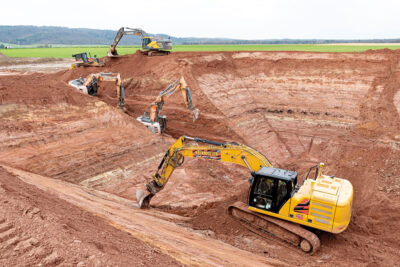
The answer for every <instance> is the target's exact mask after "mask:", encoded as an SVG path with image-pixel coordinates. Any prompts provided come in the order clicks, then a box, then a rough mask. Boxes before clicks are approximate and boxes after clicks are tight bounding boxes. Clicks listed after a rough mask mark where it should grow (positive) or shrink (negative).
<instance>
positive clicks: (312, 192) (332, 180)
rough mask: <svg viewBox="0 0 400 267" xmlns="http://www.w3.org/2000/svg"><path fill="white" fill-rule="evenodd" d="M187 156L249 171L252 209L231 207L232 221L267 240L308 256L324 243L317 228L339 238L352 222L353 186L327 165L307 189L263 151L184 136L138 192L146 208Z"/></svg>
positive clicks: (239, 204) (240, 205)
mask: <svg viewBox="0 0 400 267" xmlns="http://www.w3.org/2000/svg"><path fill="white" fill-rule="evenodd" d="M184 157H190V158H199V159H209V160H215V161H219V162H230V163H235V164H238V165H241V166H244V167H247V168H248V169H249V171H250V174H251V176H250V178H249V182H250V190H249V195H248V202H247V204H245V203H243V202H236V203H234V204H233V205H231V206H229V208H228V212H229V214H230V216H232V217H233V218H234V219H236V220H238V221H239V222H240V223H241V224H242V225H243V226H245V227H246V228H247V229H249V230H250V231H253V232H255V233H257V234H258V235H260V236H263V237H265V238H273V239H276V240H278V241H285V242H282V243H283V244H290V245H293V246H295V247H298V248H300V249H301V250H302V251H304V252H308V253H311V254H313V253H315V252H316V251H317V250H318V248H319V246H320V240H319V238H318V236H317V235H316V234H315V233H313V231H312V229H319V230H323V231H326V232H331V233H334V234H337V233H341V232H343V231H344V230H345V229H346V228H347V226H348V225H349V223H350V218H351V207H352V201H353V186H352V184H351V183H350V182H349V181H348V180H346V179H342V178H337V177H334V176H327V175H324V174H322V167H323V163H321V164H319V165H317V166H315V177H314V179H312V178H308V176H309V174H310V172H311V170H312V169H313V168H311V169H310V171H309V172H308V174H307V176H306V178H305V180H304V182H303V184H302V185H299V184H298V183H297V173H296V172H295V171H289V170H283V169H279V168H274V167H272V164H271V163H270V161H269V160H268V159H267V157H265V156H264V155H262V154H261V153H260V152H258V151H256V150H255V149H253V148H250V147H248V146H246V145H241V144H238V143H220V142H215V141H208V140H204V139H200V138H192V137H187V136H182V137H180V138H179V139H178V140H176V142H175V143H174V144H172V145H171V147H170V148H169V149H168V151H167V152H166V153H165V156H164V158H163V159H162V161H161V163H160V164H159V166H158V170H157V172H156V173H155V174H154V175H153V180H152V181H150V182H149V183H148V184H147V185H146V187H145V189H144V190H138V191H137V192H136V198H137V200H138V202H139V206H140V207H141V208H148V207H150V200H151V198H152V197H154V195H156V194H157V193H158V192H160V191H161V190H162V189H163V188H164V187H165V185H166V184H167V182H168V180H169V178H170V177H171V175H172V173H173V171H174V170H175V168H177V167H179V166H181V165H182V164H183V162H184Z"/></svg>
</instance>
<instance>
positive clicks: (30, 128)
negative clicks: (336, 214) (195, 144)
mask: <svg viewBox="0 0 400 267" xmlns="http://www.w3.org/2000/svg"><path fill="white" fill-rule="evenodd" d="M399 58H400V52H399V51H390V50H379V51H368V52H365V53H308V52H307V53H306V52H224V53H221V52H215V53H200V52H199V53H173V54H171V55H170V56H167V57H146V56H143V55H141V54H140V53H135V54H133V55H128V56H123V57H120V58H117V59H114V60H112V61H109V62H108V63H107V65H106V66H105V67H104V68H86V69H82V68H79V69H74V70H72V71H62V72H58V73H55V74H33V75H27V76H10V77H1V76H0V102H1V104H2V105H0V122H1V126H2V127H1V131H0V140H1V142H0V143H1V145H0V163H3V164H5V165H8V166H12V167H16V168H19V169H23V170H26V171H29V172H33V173H37V174H40V175H44V176H48V177H51V178H55V179H58V180H63V181H67V182H70V183H74V184H78V185H80V186H82V187H83V188H95V189H98V190H103V191H106V192H109V193H112V194H116V195H118V196H122V197H125V198H127V199H132V200H134V196H135V191H136V189H137V188H140V187H141V186H143V184H144V183H145V182H146V181H148V179H149V177H150V176H151V174H152V173H153V172H154V171H155V169H156V167H157V165H158V162H159V160H160V159H161V157H162V155H163V153H164V151H165V150H166V149H167V147H168V146H169V145H170V144H171V143H172V142H173V140H174V139H173V138H176V137H178V136H180V135H182V134H185V135H189V136H197V137H202V138H208V139H213V140H224V141H236V142H241V143H245V144H247V145H250V146H252V147H254V148H256V149H257V150H259V151H261V152H262V153H263V154H265V155H267V156H268V157H269V159H270V160H271V161H272V162H273V164H274V165H275V166H278V167H282V168H293V167H294V168H296V170H297V171H298V172H299V174H300V175H301V177H303V176H304V173H305V172H306V171H307V169H308V168H309V167H310V166H312V165H315V164H316V163H318V162H320V161H322V162H325V163H326V170H325V172H326V173H328V174H335V175H336V176H338V177H343V178H347V179H349V180H350V181H351V182H352V183H353V186H354V189H355V201H354V204H353V217H352V221H351V224H350V226H349V228H348V229H347V230H346V231H345V232H344V233H342V234H339V235H333V234H329V233H319V236H320V238H321V243H322V246H321V249H320V251H319V252H318V253H317V254H316V255H314V256H306V255H303V254H301V253H297V252H295V251H292V250H290V249H288V248H286V247H282V246H280V245H279V244H274V243H273V242H269V241H265V240H262V239H260V238H259V237H257V236H255V235H253V234H252V233H249V232H247V231H245V230H244V229H243V228H242V227H240V225H238V224H237V223H236V222H234V221H232V220H231V219H230V218H229V217H228V216H227V214H226V207H227V206H228V205H229V204H231V203H233V202H234V201H236V200H242V201H245V199H246V193H247V186H248V183H247V177H248V172H247V170H245V169H242V168H239V167H237V166H232V165H228V164H217V163H214V162H208V161H201V160H190V159H188V160H186V161H185V164H184V165H183V166H182V167H180V168H178V169H177V170H176V171H175V173H174V175H173V177H172V178H171V180H170V182H169V183H168V185H167V186H166V188H165V190H163V191H162V192H161V193H160V194H158V195H157V196H156V197H155V198H154V200H153V202H152V205H153V207H154V209H153V211H154V213H157V212H161V213H160V214H164V213H165V212H167V213H175V214H179V215H183V216H185V217H186V220H185V221H184V222H182V221H181V219H179V218H180V217H179V218H178V217H176V218H175V217H171V218H169V219H167V220H168V221H172V222H175V223H176V224H177V225H183V226H184V227H185V229H189V230H190V231H195V232H196V233H198V234H200V235H202V236H205V237H207V240H208V239H211V240H215V241H216V242H217V240H220V241H222V242H224V243H226V244H229V245H232V246H234V247H236V248H239V249H240V250H244V251H248V252H250V253H253V255H254V257H256V255H260V256H261V255H262V256H263V257H265V259H270V260H274V259H276V260H279V261H280V262H283V263H287V264H290V265H296V264H299V265H321V264H323V265H368V264H370V265H383V266H393V265H396V264H397V262H398V261H399V260H400V253H399V249H400V238H399V235H398V234H396V233H397V232H398V231H399V230H400V229H399V228H400V227H399V225H398V221H399V219H400V215H399V212H398V209H399V207H400V176H399V169H398V168H399V167H398V166H399V162H400V153H399V149H400V115H399V114H400V91H399V88H400V87H399V85H400V80H399V79H400V72H399V71H400V65H399ZM99 71H103V72H119V73H121V75H122V77H123V83H124V85H125V89H126V94H127V98H126V104H127V108H128V114H123V113H122V112H120V111H118V110H117V109H116V108H114V107H115V106H116V104H117V101H116V92H115V88H114V85H113V84H112V83H110V84H107V83H105V84H104V85H103V86H102V87H101V88H100V90H99V96H98V97H91V96H87V95H83V94H81V93H79V92H78V91H77V90H76V89H74V88H72V87H69V86H68V85H67V82H68V81H69V80H70V79H76V78H78V77H80V76H82V77H85V76H86V75H87V74H89V73H94V72H99ZM179 75H184V77H185V79H186V81H187V82H188V84H189V86H190V87H191V90H192V95H193V99H194V103H195V105H196V107H197V108H198V109H199V110H200V117H199V119H198V120H197V121H196V122H194V123H193V122H192V120H191V115H190V113H189V112H188V111H187V110H186V109H185V108H184V103H183V99H181V95H180V94H179V93H178V94H176V95H174V96H172V97H171V98H170V99H168V102H167V104H166V105H165V107H164V109H163V113H164V114H165V115H167V117H168V125H167V127H168V129H167V131H166V133H165V134H163V135H162V136H156V135H152V134H151V133H150V132H149V131H148V130H147V129H146V128H145V127H144V126H142V125H141V124H139V123H138V122H137V121H136V117H137V116H139V115H141V114H142V113H143V112H144V111H148V107H149V104H150V103H151V101H153V100H154V99H155V97H156V96H157V94H158V93H159V91H160V90H162V89H163V88H164V87H165V86H166V85H168V84H169V83H171V82H172V81H174V80H175V79H177V78H178V77H179ZM103 101H104V102H103ZM105 103H106V104H105ZM172 137H173V138H172ZM146 177H147V178H146ZM4 184H6V185H7V183H4ZM15 201H16V202H18V200H15ZM60 205H61V204H60ZM78 206H79V205H78ZM94 213H96V212H94ZM154 216H155V215H154ZM163 216H164V219H165V215H163ZM136 220H138V221H136V222H135V220H133V221H132V224H133V225H135V223H139V219H136ZM181 231H183V232H182V238H183V237H184V235H185V231H186V230H181ZM61 232H63V231H61ZM60 234H61V233H60ZM179 236H180V235H179V234H178V233H177V240H179V238H178V237H179ZM142 241H143V240H142ZM144 242H146V241H144ZM207 242H209V241H207ZM146 243H148V241H147V242H146ZM157 244H158V245H157ZM157 244H153V245H154V246H155V247H158V248H160V246H161V245H160V244H159V243H157ZM221 249H222V248H221ZM161 250H162V251H163V253H165V254H168V255H171V256H172V257H174V258H175V259H178V260H180V261H181V262H183V260H182V257H181V256H179V255H181V254H179V255H178V256H177V255H176V254H173V253H171V251H169V250H165V249H161ZM188 251H189V250H188ZM179 253H183V254H182V255H185V253H186V252H185V251H184V250H183V251H180V252H179ZM200 254H201V253H200ZM203 256H204V255H203ZM162 257H168V256H165V255H161V256H160V260H164V258H162ZM185 257H186V256H185ZM185 257H183V258H184V259H186V258H185ZM199 257H202V255H199ZM110 259H111V258H110ZM201 259H202V260H205V259H206V258H201ZM210 259H211V256H210V255H209V257H208V258H207V260H210ZM200 261H201V260H200ZM27 263H29V262H27ZM185 263H186V264H194V261H189V262H187V261H185ZM214 263H215V262H214ZM269 263H270V264H278V262H277V261H270V262H269ZM260 264H261V262H260Z"/></svg>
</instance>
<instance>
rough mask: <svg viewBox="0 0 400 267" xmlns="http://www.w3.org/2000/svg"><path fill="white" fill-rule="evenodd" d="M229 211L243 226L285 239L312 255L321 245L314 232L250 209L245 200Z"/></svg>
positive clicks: (261, 234)
mask: <svg viewBox="0 0 400 267" xmlns="http://www.w3.org/2000/svg"><path fill="white" fill-rule="evenodd" d="M228 211H229V215H230V216H232V217H233V218H234V219H236V220H238V221H239V222H240V223H241V224H242V225H243V226H245V227H246V228H247V229H249V230H250V231H252V232H254V233H256V234H258V235H260V236H262V237H265V238H268V239H274V240H280V241H285V243H286V244H287V243H289V244H291V245H292V246H294V247H296V248H300V249H301V250H303V251H304V252H308V253H310V254H311V255H312V254H314V253H315V252H317V251H318V249H319V247H320V240H319V238H318V236H317V235H315V234H314V233H312V232H310V231H307V230H306V229H304V228H302V227H301V226H300V225H296V224H293V223H290V222H285V221H282V220H279V219H275V218H272V217H269V216H265V215H262V214H259V213H256V212H253V211H250V210H249V209H248V207H247V205H246V204H244V203H243V202H235V203H234V204H233V205H231V206H229V208H228Z"/></svg>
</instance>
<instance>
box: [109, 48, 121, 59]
mask: <svg viewBox="0 0 400 267" xmlns="http://www.w3.org/2000/svg"><path fill="white" fill-rule="evenodd" d="M107 56H108V57H119V55H118V52H117V49H115V48H112V47H111V48H110V50H108V53H107Z"/></svg>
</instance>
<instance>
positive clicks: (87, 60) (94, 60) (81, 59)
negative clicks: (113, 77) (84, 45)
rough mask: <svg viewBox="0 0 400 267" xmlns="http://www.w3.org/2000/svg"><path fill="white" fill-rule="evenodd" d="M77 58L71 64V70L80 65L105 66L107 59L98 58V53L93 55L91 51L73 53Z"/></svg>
mask: <svg viewBox="0 0 400 267" xmlns="http://www.w3.org/2000/svg"><path fill="white" fill-rule="evenodd" d="M72 57H73V58H75V61H76V62H75V63H73V64H71V67H70V68H69V69H70V70H72V69H74V68H78V67H104V65H105V61H104V60H103V59H100V58H98V57H97V56H96V55H94V57H92V56H91V55H90V53H89V56H88V55H87V53H86V52H85V53H79V54H74V55H72Z"/></svg>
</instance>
